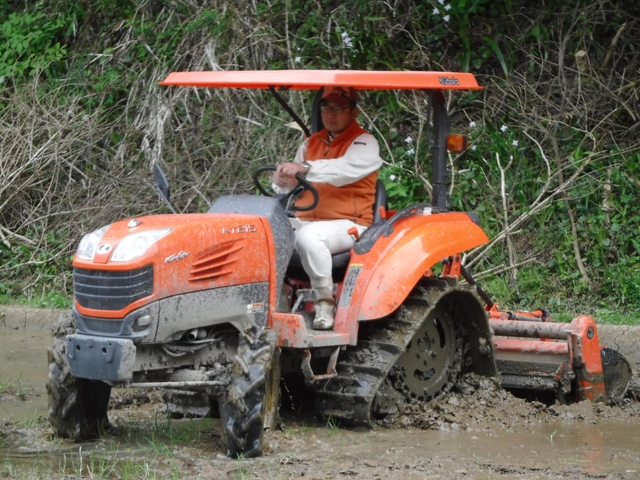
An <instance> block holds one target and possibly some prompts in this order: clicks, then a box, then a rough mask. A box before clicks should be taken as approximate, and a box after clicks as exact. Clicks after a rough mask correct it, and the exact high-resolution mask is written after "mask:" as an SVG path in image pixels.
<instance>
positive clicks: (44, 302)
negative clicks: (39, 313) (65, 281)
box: [0, 292, 73, 309]
mask: <svg viewBox="0 0 640 480" xmlns="http://www.w3.org/2000/svg"><path fill="white" fill-rule="evenodd" d="M0 305H18V306H23V307H33V308H55V309H69V308H71V307H72V305H73V297H72V296H70V295H67V294H66V293H61V292H48V293H47V294H45V295H44V296H40V297H27V296H25V295H18V296H13V295H6V294H0Z"/></svg>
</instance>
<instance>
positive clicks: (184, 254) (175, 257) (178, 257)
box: [164, 252, 190, 263]
mask: <svg viewBox="0 0 640 480" xmlns="http://www.w3.org/2000/svg"><path fill="white" fill-rule="evenodd" d="M189 255H190V253H189V252H180V253H176V254H175V255H169V256H168V257H167V258H165V259H164V263H171V262H177V261H178V260H182V259H183V258H184V257H188V256H189Z"/></svg>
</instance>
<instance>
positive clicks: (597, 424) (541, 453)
mask: <svg viewBox="0 0 640 480" xmlns="http://www.w3.org/2000/svg"><path fill="white" fill-rule="evenodd" d="M48 344H49V331H48V330H47V329H45V330H28V329H27V330H25V329H20V330H16V329H10V328H3V329H0V380H1V382H2V384H3V385H6V384H7V382H9V381H12V382H13V388H11V389H6V390H5V391H4V393H0V419H1V420H0V477H8V478H24V477H33V478H43V477H50V478H69V475H72V476H74V475H77V476H80V475H83V476H85V477H93V478H148V477H155V478H165V477H174V478H265V479H266V478H269V479H270V478H292V477H294V478H295V477H302V476H304V477H305V478H334V477H355V478H394V479H395V478H397V479H407V480H408V479H423V478H498V477H499V478H505V479H506V478H514V479H519V478H541V479H548V478H625V479H626V478H629V479H631V478H640V408H639V407H638V404H636V403H634V402H631V401H630V402H629V403H628V404H627V405H626V406H624V407H622V408H620V407H616V408H611V407H606V406H603V405H592V404H589V403H583V404H579V405H572V406H570V407H561V406H553V407H547V406H544V405H541V404H535V403H531V402H526V401H524V400H521V399H517V398H515V397H513V396H511V395H510V394H508V393H506V392H502V391H499V390H493V389H492V388H491V386H484V387H483V388H482V389H480V390H479V391H478V392H476V394H474V395H462V394H455V395H453V396H451V397H450V398H449V399H447V400H446V401H443V402H440V403H438V404H432V405H429V406H426V407H424V406H420V407H413V408H409V409H407V411H405V412H403V414H402V415H401V416H399V417H398V418H397V419H396V421H395V422H394V423H393V424H392V425H391V428H383V427H378V428H376V429H375V430H372V431H371V430H367V431H354V430H347V429H341V428H335V427H331V426H326V425H321V424H318V423H315V422H314V421H313V420H309V419H307V421H306V423H305V422H303V421H302V420H301V419H300V418H299V416H298V417H296V416H292V415H289V414H287V415H285V416H284V420H283V429H282V430H281V431H277V432H274V433H272V434H270V435H269V437H268V438H269V446H268V448H267V455H266V456H265V457H263V458H260V459H253V460H241V461H231V460H229V459H227V458H226V457H224V447H223V445H224V442H223V439H222V433H221V429H220V424H219V421H217V420H179V421H171V422H169V421H168V420H165V419H164V417H163V416H162V414H160V415H158V412H159V411H160V409H161V406H160V405H159V404H158V403H153V402H152V403H144V402H142V403H143V404H142V405H138V406H134V405H128V404H126V402H122V404H123V405H122V406H121V407H119V408H118V409H117V410H114V411H112V412H111V413H110V416H111V418H112V421H113V422H114V423H115V424H116V425H117V427H118V428H117V430H116V432H115V433H113V434H110V435H107V436H106V437H104V438H102V439H100V440H99V441H96V442H90V443H83V444H76V443H73V442H68V441H62V440H51V438H50V433H51V431H50V429H49V427H48V424H47V423H46V421H43V419H42V418H40V419H39V418H38V417H40V416H43V417H46V392H45V390H44V383H45V379H46V374H47V362H46V350H47V347H48ZM114 395H118V396H122V395H125V394H124V393H123V392H122V391H117V392H114ZM151 398H152V399H153V396H152V397H151ZM158 424H160V425H171V428H172V429H173V430H172V432H171V433H170V434H169V435H166V434H165V435H164V436H162V435H159V434H158V435H156V433H154V425H156V426H157V425H158ZM132 432H133V433H132ZM141 432H142V433H141ZM185 432H186V434H185Z"/></svg>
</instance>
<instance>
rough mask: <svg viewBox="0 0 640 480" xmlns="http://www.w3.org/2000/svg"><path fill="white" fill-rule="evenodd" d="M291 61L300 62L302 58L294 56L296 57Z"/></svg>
mask: <svg viewBox="0 0 640 480" xmlns="http://www.w3.org/2000/svg"><path fill="white" fill-rule="evenodd" d="M293 61H294V62H296V63H300V62H301V61H302V58H301V57H296V58H294V59H293Z"/></svg>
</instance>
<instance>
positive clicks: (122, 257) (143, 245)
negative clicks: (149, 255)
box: [111, 228, 172, 262]
mask: <svg viewBox="0 0 640 480" xmlns="http://www.w3.org/2000/svg"><path fill="white" fill-rule="evenodd" d="M171 230H172V229H171V228H161V229H159V230H147V231H146V232H140V233H133V234H131V235H127V236H126V237H124V238H123V239H122V240H120V242H119V243H118V246H117V247H116V249H115V250H114V251H113V254H112V255H111V261H112V262H128V261H129V260H133V259H134V258H138V257H139V256H141V255H144V253H145V252H146V251H147V250H149V247H151V245H153V244H154V243H156V242H157V241H158V240H160V239H161V238H162V237H164V236H166V235H168V234H169V233H170V232H171Z"/></svg>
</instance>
